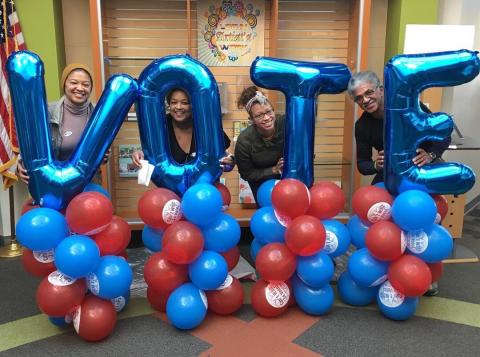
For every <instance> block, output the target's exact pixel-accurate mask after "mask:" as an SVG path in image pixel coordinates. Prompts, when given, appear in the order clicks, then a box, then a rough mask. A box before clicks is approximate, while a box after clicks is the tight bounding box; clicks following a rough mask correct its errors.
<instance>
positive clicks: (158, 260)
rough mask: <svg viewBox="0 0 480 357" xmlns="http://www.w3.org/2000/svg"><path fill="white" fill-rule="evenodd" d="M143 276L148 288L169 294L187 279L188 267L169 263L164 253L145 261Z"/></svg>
mask: <svg viewBox="0 0 480 357" xmlns="http://www.w3.org/2000/svg"><path fill="white" fill-rule="evenodd" d="M143 276H144V278H145V282H146V283H147V285H148V286H151V287H152V288H153V289H155V290H156V291H158V292H171V291H173V290H175V289H176V288H177V287H179V286H180V285H182V284H183V283H184V282H185V281H186V280H187V277H188V266H187V265H184V264H175V263H172V262H171V261H169V260H168V259H167V257H166V254H165V253H164V252H159V253H155V254H153V255H152V256H151V257H150V258H148V259H147V261H146V263H145V267H144V268H143Z"/></svg>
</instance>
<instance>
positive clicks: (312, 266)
mask: <svg viewBox="0 0 480 357" xmlns="http://www.w3.org/2000/svg"><path fill="white" fill-rule="evenodd" d="M334 271H335V267H334V265H333V261H332V259H331V258H330V257H329V256H328V255H327V254H326V253H324V252H322V251H320V252H317V253H315V254H314V255H310V256H307V257H300V256H299V257H297V275H298V277H299V278H300V279H301V280H302V281H303V282H304V283H305V284H306V285H308V286H309V287H311V288H313V289H319V288H321V287H322V286H324V285H325V284H328V282H329V281H330V280H331V279H332V278H333V273H334Z"/></svg>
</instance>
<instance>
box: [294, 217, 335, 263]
mask: <svg viewBox="0 0 480 357" xmlns="http://www.w3.org/2000/svg"><path fill="white" fill-rule="evenodd" d="M326 235H327V234H326V232H325V227H324V226H323V224H322V222H320V220H319V219H318V218H315V217H313V216H307V215H305V216H300V217H297V218H295V219H294V220H293V221H292V222H291V223H290V225H289V226H288V227H287V229H286V230H285V243H286V244H287V247H288V248H289V249H290V250H291V251H292V252H293V253H295V254H297V255H301V256H307V255H312V254H315V253H317V252H318V251H320V249H323V247H325V238H326Z"/></svg>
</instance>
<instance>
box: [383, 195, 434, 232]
mask: <svg viewBox="0 0 480 357" xmlns="http://www.w3.org/2000/svg"><path fill="white" fill-rule="evenodd" d="M436 216H437V206H436V204H435V201H434V200H433V198H432V196H430V195H429V194H427V193H425V192H423V191H418V190H408V191H405V192H402V193H401V194H399V195H398V196H397V197H396V198H395V200H394V201H393V205H392V218H393V221H394V222H395V224H397V225H398V226H399V227H400V228H401V229H402V230H404V231H417V230H421V229H429V228H430V227H431V226H432V225H433V224H434V222H435V217H436Z"/></svg>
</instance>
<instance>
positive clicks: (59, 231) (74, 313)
mask: <svg viewBox="0 0 480 357" xmlns="http://www.w3.org/2000/svg"><path fill="white" fill-rule="evenodd" d="M87 189H88V191H85V192H82V193H80V194H78V195H77V196H75V197H74V198H73V199H72V200H71V201H70V203H69V204H68V206H67V208H66V211H65V215H63V214H62V213H61V212H59V211H56V210H54V209H52V208H45V207H34V206H31V203H30V202H26V204H25V205H24V206H25V207H26V209H24V211H25V212H24V213H23V215H22V216H21V217H20V219H19V221H18V223H17V226H16V229H17V237H18V241H19V242H20V243H21V244H22V245H23V246H25V247H26V248H25V250H24V253H23V256H22V263H23V266H24V267H25V270H26V271H27V272H29V273H30V274H32V275H34V276H37V277H40V278H43V280H42V281H41V282H40V285H39V286H38V288H37V294H36V300H37V304H38V307H39V308H40V310H41V311H42V312H44V313H45V314H46V315H48V316H49V319H50V321H51V322H52V323H53V324H55V325H66V324H68V323H70V322H73V325H74V327H75V331H76V332H77V333H78V334H79V335H80V337H82V338H83V339H84V340H87V341H99V340H102V339H104V338H105V337H107V336H108V335H109V334H110V333H111V332H112V330H113V328H114V327H115V323H116V320H117V315H116V312H118V311H121V310H122V309H123V308H124V307H125V306H126V304H127V302H128V300H129V298H130V285H131V282H132V269H131V268H130V266H129V265H128V263H127V261H126V260H125V258H124V257H125V256H126V253H125V249H126V248H127V246H128V244H129V243H130V238H131V232H130V227H129V226H128V223H127V222H126V221H125V220H123V219H122V218H120V217H117V216H114V215H113V206H112V203H111V202H110V200H109V198H108V197H107V196H106V195H104V194H103V193H100V192H99V191H102V189H101V188H100V186H98V185H94V184H90V185H89V187H88V188H87Z"/></svg>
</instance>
